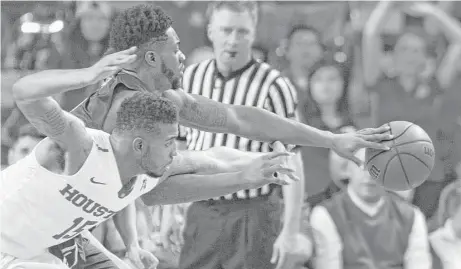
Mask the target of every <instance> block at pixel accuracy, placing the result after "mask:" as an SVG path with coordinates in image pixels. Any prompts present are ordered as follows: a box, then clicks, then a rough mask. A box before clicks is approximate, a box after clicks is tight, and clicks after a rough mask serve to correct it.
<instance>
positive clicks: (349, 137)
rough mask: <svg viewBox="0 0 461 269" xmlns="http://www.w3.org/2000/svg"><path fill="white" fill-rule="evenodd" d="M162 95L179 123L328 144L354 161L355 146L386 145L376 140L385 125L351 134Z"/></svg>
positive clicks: (179, 94)
mask: <svg viewBox="0 0 461 269" xmlns="http://www.w3.org/2000/svg"><path fill="white" fill-rule="evenodd" d="M164 96H165V97H166V98H168V99H170V100H172V101H173V102H175V103H176V104H177V106H178V107H179V108H180V112H179V116H180V123H181V124H182V125H185V126H189V127H192V128H197V129H201V130H205V131H209V132H216V133H232V134H235V135H238V136H242V137H246V138H249V139H252V140H257V141H263V142H273V141H281V142H282V143H284V144H292V145H300V146H313V147H324V148H331V149H333V150H335V151H336V152H337V153H338V154H339V155H340V156H342V157H345V158H347V159H350V160H353V161H354V162H357V161H358V160H357V158H354V152H355V151H356V150H358V149H360V148H364V147H369V148H375V149H387V147H386V146H384V145H382V144H380V143H379V142H380V141H382V140H386V139H390V138H391V136H390V135H389V134H387V133H386V132H387V131H388V130H389V128H388V127H386V126H383V127H380V128H376V129H375V128H368V129H364V130H360V131H358V132H356V133H354V134H333V133H331V132H328V131H322V130H319V129H317V128H314V127H311V126H309V125H306V124H302V123H299V122H297V121H294V120H290V119H286V118H283V117H281V116H278V115H276V114H274V113H271V112H269V111H266V110H264V109H259V108H256V107H250V106H240V105H228V104H223V103H219V102H216V101H213V100H211V99H209V98H206V97H203V96H199V95H191V94H187V93H185V92H184V91H178V90H169V91H166V92H164Z"/></svg>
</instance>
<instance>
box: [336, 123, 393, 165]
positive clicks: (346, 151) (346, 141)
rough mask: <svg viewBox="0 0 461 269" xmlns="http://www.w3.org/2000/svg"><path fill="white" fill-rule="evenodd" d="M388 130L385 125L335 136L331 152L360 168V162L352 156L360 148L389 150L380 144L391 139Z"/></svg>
mask: <svg viewBox="0 0 461 269" xmlns="http://www.w3.org/2000/svg"><path fill="white" fill-rule="evenodd" d="M389 130H390V127H389V126H388V125H387V124H386V125H383V126H381V127H379V128H366V129H362V130H359V131H357V132H354V133H345V134H335V135H334V137H333V146H332V150H334V151H335V152H336V153H337V154H338V155H339V156H341V157H343V158H346V159H349V160H351V161H353V162H355V163H356V164H357V165H359V166H360V165H362V161H361V160H360V159H359V158H357V157H356V156H354V154H355V153H356V152H357V150H359V149H361V148H373V149H381V150H389V147H388V146H386V145H384V144H381V143H380V142H381V141H383V140H390V139H392V138H393V136H392V135H391V134H390V133H389V132H388V131H389Z"/></svg>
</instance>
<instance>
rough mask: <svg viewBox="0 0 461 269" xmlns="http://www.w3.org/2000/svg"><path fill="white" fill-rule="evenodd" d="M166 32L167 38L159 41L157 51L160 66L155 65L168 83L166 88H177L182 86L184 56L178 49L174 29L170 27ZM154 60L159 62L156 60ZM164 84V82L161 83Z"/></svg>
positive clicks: (177, 39)
mask: <svg viewBox="0 0 461 269" xmlns="http://www.w3.org/2000/svg"><path fill="white" fill-rule="evenodd" d="M166 34H167V36H168V39H167V40H166V41H165V42H159V44H158V45H156V46H159V47H158V49H157V51H158V52H159V55H160V58H161V61H160V66H158V65H157V71H158V72H157V73H159V72H160V76H161V77H163V78H164V79H163V80H165V81H166V83H167V84H168V87H167V88H166V90H168V89H178V88H181V87H182V85H181V84H182V82H181V80H182V76H183V72H184V68H185V66H184V62H185V60H186V57H185V56H184V54H183V53H182V51H181V50H180V49H179V42H180V40H179V37H178V35H177V34H176V31H175V30H174V29H173V28H172V27H170V28H169V29H168V30H167V31H166ZM156 62H159V61H157V60H156ZM162 84H164V83H162Z"/></svg>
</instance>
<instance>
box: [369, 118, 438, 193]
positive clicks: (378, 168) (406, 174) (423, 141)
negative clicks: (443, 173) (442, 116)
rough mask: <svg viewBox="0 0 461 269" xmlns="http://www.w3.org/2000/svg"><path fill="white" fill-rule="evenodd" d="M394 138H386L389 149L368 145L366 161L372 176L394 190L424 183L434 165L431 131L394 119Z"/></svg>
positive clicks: (392, 124)
mask: <svg viewBox="0 0 461 269" xmlns="http://www.w3.org/2000/svg"><path fill="white" fill-rule="evenodd" d="M387 124H388V125H389V126H390V130H389V132H390V134H391V135H393V136H394V138H393V139H392V140H389V141H384V142H383V143H385V144H386V145H387V146H389V147H390V150H388V151H385V150H377V149H367V151H366V157H365V165H366V168H367V171H368V172H369V173H370V175H371V177H372V179H374V180H376V182H377V183H379V184H381V185H382V186H383V187H384V188H386V189H388V190H394V191H404V190H409V189H413V188H415V187H417V186H419V185H421V184H422V183H423V182H424V181H425V180H426V179H427V178H428V177H429V175H430V174H431V172H432V168H433V167H434V160H435V150H434V145H433V144H432V140H431V138H430V137H429V135H428V134H427V133H426V132H425V131H424V130H423V129H422V128H421V127H419V126H418V125H416V124H414V123H411V122H407V121H393V122H390V123H387Z"/></svg>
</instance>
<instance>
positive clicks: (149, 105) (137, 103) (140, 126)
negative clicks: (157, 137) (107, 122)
mask: <svg viewBox="0 0 461 269" xmlns="http://www.w3.org/2000/svg"><path fill="white" fill-rule="evenodd" d="M177 122H178V110H177V108H176V106H175V104H174V103H173V102H172V101H170V100H168V99H166V98H163V97H160V96H158V95H155V94H153V93H148V92H137V93H135V94H134V95H133V96H131V97H129V98H127V99H125V100H123V102H122V104H121V105H120V108H119V110H118V112H117V120H116V125H115V129H114V132H115V133H117V132H118V133H120V132H132V131H134V132H136V131H142V132H148V133H151V132H157V131H158V125H159V124H161V123H164V124H172V123H177Z"/></svg>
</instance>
